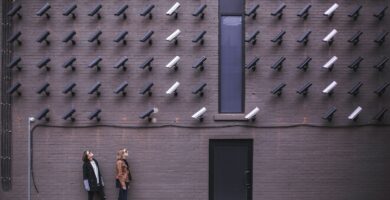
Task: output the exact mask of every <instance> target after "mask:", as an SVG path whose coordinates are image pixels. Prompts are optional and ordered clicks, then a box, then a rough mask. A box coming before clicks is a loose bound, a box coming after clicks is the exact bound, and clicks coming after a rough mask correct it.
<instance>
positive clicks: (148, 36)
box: [139, 30, 154, 45]
mask: <svg viewBox="0 0 390 200" xmlns="http://www.w3.org/2000/svg"><path fill="white" fill-rule="evenodd" d="M153 34H154V31H152V30H150V31H148V32H146V33H145V35H144V36H143V37H142V39H140V40H139V41H140V42H147V41H148V42H149V45H152V42H153V41H152V35H153Z"/></svg>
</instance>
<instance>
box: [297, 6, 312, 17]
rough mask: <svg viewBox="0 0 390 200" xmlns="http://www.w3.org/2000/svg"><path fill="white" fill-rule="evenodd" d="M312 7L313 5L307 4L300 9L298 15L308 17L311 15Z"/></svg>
mask: <svg viewBox="0 0 390 200" xmlns="http://www.w3.org/2000/svg"><path fill="white" fill-rule="evenodd" d="M310 8H311V5H310V4H307V5H306V6H305V7H304V8H303V9H302V10H301V11H299V13H298V14H297V16H298V17H300V18H303V19H307V17H308V16H309V10H310Z"/></svg>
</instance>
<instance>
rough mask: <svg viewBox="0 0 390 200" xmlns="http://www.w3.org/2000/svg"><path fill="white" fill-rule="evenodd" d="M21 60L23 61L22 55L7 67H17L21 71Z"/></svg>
mask: <svg viewBox="0 0 390 200" xmlns="http://www.w3.org/2000/svg"><path fill="white" fill-rule="evenodd" d="M21 61H22V58H21V57H16V58H14V59H13V60H12V61H11V62H10V63H9V64H8V65H7V68H9V69H13V68H14V67H16V68H17V69H18V71H21V70H22V67H20V66H19V63H20V62H21Z"/></svg>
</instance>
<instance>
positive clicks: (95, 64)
mask: <svg viewBox="0 0 390 200" xmlns="http://www.w3.org/2000/svg"><path fill="white" fill-rule="evenodd" d="M102 60H103V59H102V58H100V57H97V58H96V59H95V60H93V61H92V62H91V63H90V64H89V65H88V66H87V67H88V68H91V69H92V68H94V67H96V70H97V71H100V66H99V63H100V62H101V61H102Z"/></svg>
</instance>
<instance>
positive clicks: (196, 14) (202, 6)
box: [192, 4, 207, 19]
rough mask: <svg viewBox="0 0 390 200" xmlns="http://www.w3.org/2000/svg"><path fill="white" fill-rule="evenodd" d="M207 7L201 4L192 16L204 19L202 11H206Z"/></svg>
mask: <svg viewBox="0 0 390 200" xmlns="http://www.w3.org/2000/svg"><path fill="white" fill-rule="evenodd" d="M206 7H207V5H206V4H203V5H200V6H199V7H198V8H197V9H196V10H195V12H194V13H192V16H194V17H197V16H200V19H203V18H204V10H205V9H206Z"/></svg>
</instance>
